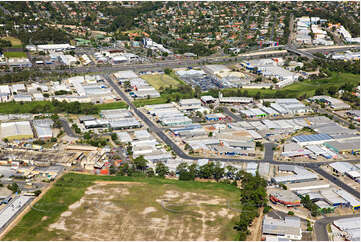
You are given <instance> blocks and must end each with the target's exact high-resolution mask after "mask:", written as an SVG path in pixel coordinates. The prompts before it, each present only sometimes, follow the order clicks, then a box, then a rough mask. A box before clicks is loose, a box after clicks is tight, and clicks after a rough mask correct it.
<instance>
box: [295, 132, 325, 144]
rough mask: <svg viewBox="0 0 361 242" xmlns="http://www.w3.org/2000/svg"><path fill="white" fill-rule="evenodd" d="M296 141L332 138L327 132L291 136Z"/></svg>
mask: <svg viewBox="0 0 361 242" xmlns="http://www.w3.org/2000/svg"><path fill="white" fill-rule="evenodd" d="M293 139H294V140H296V141H297V142H312V141H323V140H332V137H331V136H329V135H328V134H310V135H298V136H294V137H293Z"/></svg>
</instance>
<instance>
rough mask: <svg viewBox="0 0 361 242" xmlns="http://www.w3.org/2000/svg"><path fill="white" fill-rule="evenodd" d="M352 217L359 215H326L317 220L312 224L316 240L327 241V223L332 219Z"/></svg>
mask: <svg viewBox="0 0 361 242" xmlns="http://www.w3.org/2000/svg"><path fill="white" fill-rule="evenodd" d="M352 217H360V215H359V214H358V215H345V216H338V217H327V218H323V219H319V220H317V221H316V223H315V226H314V230H315V234H316V239H317V241H329V238H328V232H327V224H330V223H332V222H333V221H335V220H337V219H340V218H352Z"/></svg>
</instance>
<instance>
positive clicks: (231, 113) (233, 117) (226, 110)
mask: <svg viewBox="0 0 361 242" xmlns="http://www.w3.org/2000/svg"><path fill="white" fill-rule="evenodd" d="M223 112H224V113H226V114H227V115H228V116H230V117H231V118H232V119H234V120H235V121H242V118H241V117H240V116H237V115H235V114H234V113H233V112H232V111H231V110H229V109H228V108H226V107H223Z"/></svg>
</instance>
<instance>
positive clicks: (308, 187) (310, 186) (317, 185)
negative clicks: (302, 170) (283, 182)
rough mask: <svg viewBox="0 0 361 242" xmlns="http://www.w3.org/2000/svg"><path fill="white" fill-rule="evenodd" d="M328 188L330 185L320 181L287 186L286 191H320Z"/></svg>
mask: <svg viewBox="0 0 361 242" xmlns="http://www.w3.org/2000/svg"><path fill="white" fill-rule="evenodd" d="M329 187H330V183H328V182H326V181H321V180H318V181H310V182H300V183H289V184H287V190H289V191H295V192H299V191H312V190H321V189H326V188H329Z"/></svg>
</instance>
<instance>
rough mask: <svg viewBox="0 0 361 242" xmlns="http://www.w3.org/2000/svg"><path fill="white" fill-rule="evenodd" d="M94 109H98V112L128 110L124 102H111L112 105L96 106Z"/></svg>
mask: <svg viewBox="0 0 361 242" xmlns="http://www.w3.org/2000/svg"><path fill="white" fill-rule="evenodd" d="M96 107H98V108H99V109H100V110H107V109H119V108H128V104H126V103H125V102H112V103H103V104H97V105H96Z"/></svg>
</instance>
